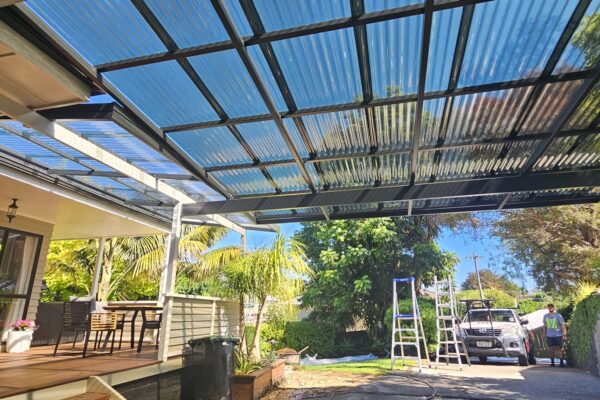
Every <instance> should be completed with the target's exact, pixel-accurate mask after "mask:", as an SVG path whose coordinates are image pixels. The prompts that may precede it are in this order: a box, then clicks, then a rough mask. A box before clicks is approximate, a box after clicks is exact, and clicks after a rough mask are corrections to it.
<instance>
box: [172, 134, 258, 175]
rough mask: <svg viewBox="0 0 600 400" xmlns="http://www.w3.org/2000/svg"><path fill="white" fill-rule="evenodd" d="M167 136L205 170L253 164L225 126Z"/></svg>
mask: <svg viewBox="0 0 600 400" xmlns="http://www.w3.org/2000/svg"><path fill="white" fill-rule="evenodd" d="M167 135H168V137H169V139H170V140H171V141H172V142H173V143H175V144H176V145H177V146H178V147H179V148H180V149H181V151H183V152H184V153H186V154H187V155H188V156H190V157H191V158H192V159H193V160H194V161H195V162H197V163H198V165H200V166H202V167H205V168H206V167H218V166H223V165H231V164H245V163H251V162H253V160H252V159H251V158H250V157H249V156H248V153H247V152H246V151H245V150H244V148H243V147H242V145H241V144H240V143H239V142H238V141H237V140H236V139H235V137H234V136H233V134H232V133H231V131H230V130H229V128H227V127H224V126H219V127H215V128H206V129H196V130H192V131H182V132H172V133H168V134H167Z"/></svg>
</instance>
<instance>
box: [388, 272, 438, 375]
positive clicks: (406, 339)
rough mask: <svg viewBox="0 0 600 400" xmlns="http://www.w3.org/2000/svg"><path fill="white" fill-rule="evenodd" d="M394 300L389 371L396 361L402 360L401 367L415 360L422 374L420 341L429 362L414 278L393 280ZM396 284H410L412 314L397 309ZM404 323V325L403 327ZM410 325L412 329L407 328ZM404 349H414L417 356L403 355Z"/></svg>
mask: <svg viewBox="0 0 600 400" xmlns="http://www.w3.org/2000/svg"><path fill="white" fill-rule="evenodd" d="M393 282H394V283H393V287H394V300H393V308H392V311H393V326H392V351H391V361H392V362H391V369H392V370H393V369H394V363H395V361H396V360H397V359H400V360H402V362H403V365H404V361H405V360H416V361H417V364H418V365H419V372H422V370H423V365H422V360H421V346H420V341H422V342H423V347H424V348H425V354H426V357H427V360H429V352H428V350H427V341H426V340H425V333H424V331H423V322H422V320H421V314H420V312H419V304H418V303H417V294H416V292H415V278H412V277H411V278H395V279H394V280H393ZM398 284H410V290H411V300H412V313H409V314H402V313H400V310H399V308H398V290H397V289H398V288H397V285H398ZM403 322H404V325H403ZM409 323H412V327H409V326H407V325H408V324H409ZM396 346H398V347H399V348H400V355H397V354H396ZM405 347H409V348H410V347H415V348H416V353H417V356H416V357H415V356H408V355H406V354H405Z"/></svg>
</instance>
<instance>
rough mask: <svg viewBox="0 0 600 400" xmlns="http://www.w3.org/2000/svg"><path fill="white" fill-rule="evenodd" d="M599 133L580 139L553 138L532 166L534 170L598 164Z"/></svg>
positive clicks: (570, 137) (599, 163)
mask: <svg viewBox="0 0 600 400" xmlns="http://www.w3.org/2000/svg"><path fill="white" fill-rule="evenodd" d="M598 149H600V134H595V135H589V136H587V137H586V138H585V139H583V140H581V139H580V138H578V137H576V136H568V137H560V138H557V139H554V140H553V141H552V143H551V144H550V146H549V147H548V149H546V151H545V152H544V154H542V156H541V157H540V159H539V160H538V162H537V163H536V164H535V166H534V170H536V171H541V170H551V169H553V168H559V169H571V168H584V167H593V166H598V165H600V152H598Z"/></svg>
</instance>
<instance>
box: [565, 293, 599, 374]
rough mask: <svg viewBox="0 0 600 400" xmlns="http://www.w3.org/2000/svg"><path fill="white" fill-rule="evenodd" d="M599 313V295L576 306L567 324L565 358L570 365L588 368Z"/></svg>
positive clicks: (588, 298) (593, 295)
mask: <svg viewBox="0 0 600 400" xmlns="http://www.w3.org/2000/svg"><path fill="white" fill-rule="evenodd" d="M599 312H600V294H591V295H589V296H588V297H586V298H585V299H584V300H582V301H581V302H580V303H579V304H577V305H576V307H575V311H574V312H573V316H572V318H571V321H570V324H569V332H568V341H567V357H568V359H569V363H570V364H572V365H575V366H577V367H579V368H585V369H589V368H590V365H591V361H592V360H590V353H591V351H590V350H591V346H592V337H593V335H594V329H595V327H596V322H597V321H598V313H599ZM598 356H600V355H598ZM596 373H597V371H596Z"/></svg>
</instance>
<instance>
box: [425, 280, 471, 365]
mask: <svg viewBox="0 0 600 400" xmlns="http://www.w3.org/2000/svg"><path fill="white" fill-rule="evenodd" d="M433 287H434V290H435V325H436V332H437V346H436V349H435V368H437V367H438V365H439V362H440V358H442V359H445V360H446V365H449V364H450V360H451V359H453V358H455V359H457V360H458V367H459V368H460V370H461V371H462V365H463V364H462V359H461V356H464V357H465V359H466V360H467V363H468V364H469V366H470V365H471V360H470V359H469V354H468V353H467V350H466V349H467V347H466V346H465V343H464V341H463V339H462V336H461V335H460V326H459V320H458V317H457V316H458V312H457V308H456V301H455V300H454V284H453V280H452V276H449V277H448V278H447V279H442V280H438V279H437V276H434V277H433ZM442 348H443V349H444V353H443V354H441V350H442ZM451 348H452V350H451Z"/></svg>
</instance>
